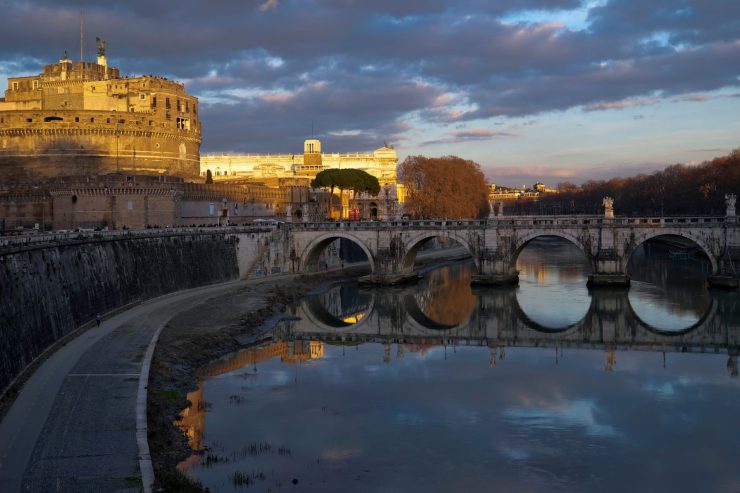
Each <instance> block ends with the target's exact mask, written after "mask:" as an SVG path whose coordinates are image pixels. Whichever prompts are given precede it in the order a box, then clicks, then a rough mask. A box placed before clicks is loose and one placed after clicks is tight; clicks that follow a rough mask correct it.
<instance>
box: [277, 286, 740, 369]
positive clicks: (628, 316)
mask: <svg viewBox="0 0 740 493" xmlns="http://www.w3.org/2000/svg"><path fill="white" fill-rule="evenodd" d="M414 293H415V291H414V290H413V289H401V288H390V289H385V290H374V289H371V290H367V292H366V296H367V299H363V300H359V301H360V302H359V303H358V304H357V306H356V307H354V308H352V309H351V311H352V312H353V313H346V314H339V315H332V314H331V313H330V312H329V310H328V309H327V308H326V307H324V306H323V305H322V303H321V301H320V300H319V299H318V298H317V297H313V298H306V299H304V300H303V301H302V302H301V305H300V306H299V307H298V308H297V310H296V311H295V313H294V314H293V315H295V316H296V318H297V320H295V321H292V322H289V323H288V324H287V325H286V326H284V327H282V328H280V329H279V330H278V331H277V332H276V334H275V336H276V337H277V339H279V340H285V341H298V340H314V341H325V342H340V343H354V342H360V341H362V342H379V343H384V344H390V343H399V344H414V345H417V346H425V345H426V346H429V345H431V346H437V345H450V346H454V345H457V346H470V345H472V346H488V347H490V348H496V349H501V348H505V347H554V348H582V349H602V350H604V351H606V352H607V365H608V364H613V363H614V358H615V355H614V354H615V351H616V350H638V351H653V352H690V351H695V352H711V353H716V352H727V354H728V355H729V357H730V360H729V361H728V368H729V369H730V371H731V373H733V375H734V376H737V372H738V368H737V356H738V353H739V352H740V300H738V298H737V296H736V295H735V294H733V293H723V292H717V293H715V294H714V295H713V296H712V297H711V304H710V306H709V307H708V308H707V310H706V312H705V313H704V314H703V315H702V316H701V317H700V318H699V320H698V321H697V322H696V323H695V324H693V325H692V326H690V327H687V328H685V329H683V330H676V331H667V330H663V329H660V328H656V327H653V326H651V325H650V324H648V323H646V322H644V321H643V320H642V319H641V318H640V317H639V315H638V314H637V313H635V311H634V310H633V309H632V306H631V304H630V301H629V297H628V292H627V291H626V290H624V289H598V290H593V291H592V292H591V304H590V307H589V308H588V311H587V312H586V314H585V315H584V316H583V318H582V319H581V320H579V321H578V322H576V323H573V324H571V325H569V326H567V327H560V328H548V327H544V326H542V325H540V324H539V323H537V322H536V321H534V320H532V319H531V318H530V317H529V316H528V315H527V314H526V313H525V312H524V310H522V308H521V306H520V304H519V301H518V299H517V295H516V293H517V290H515V289H511V288H484V289H480V290H476V291H475V294H476V298H477V301H476V304H475V307H474V308H473V309H472V311H471V312H470V314H469V315H468V316H467V318H466V319H465V320H463V321H460V323H459V324H457V325H445V324H440V323H437V322H435V321H433V320H431V319H429V317H427V316H426V315H425V314H424V312H423V310H422V309H421V307H420V306H419V304H418V302H417V299H416V297H415V296H414ZM610 361H611V363H610Z"/></svg>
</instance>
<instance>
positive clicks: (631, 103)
mask: <svg viewBox="0 0 740 493" xmlns="http://www.w3.org/2000/svg"><path fill="white" fill-rule="evenodd" d="M660 101H661V98H659V97H646V98H626V99H622V100H619V101H601V102H598V103H592V104H589V105H587V106H586V107H584V110H585V111H604V110H621V109H624V108H634V107H640V106H648V105H651V104H656V103H659V102H660Z"/></svg>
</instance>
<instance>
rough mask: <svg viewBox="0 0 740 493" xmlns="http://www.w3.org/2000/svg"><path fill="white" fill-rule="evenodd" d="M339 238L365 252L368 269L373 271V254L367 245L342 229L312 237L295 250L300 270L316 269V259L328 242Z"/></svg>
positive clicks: (309, 270)
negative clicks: (303, 245) (306, 243)
mask: <svg viewBox="0 0 740 493" xmlns="http://www.w3.org/2000/svg"><path fill="white" fill-rule="evenodd" d="M340 238H344V239H345V240H349V241H351V242H352V243H354V244H356V245H357V246H359V247H360V248H361V249H362V251H363V252H365V255H367V260H368V262H369V263H370V271H371V272H373V273H374V272H375V255H373V252H371V251H370V249H369V248H368V247H367V245H365V243H364V242H363V241H362V240H360V239H359V238H358V237H356V236H355V235H353V234H350V233H347V232H344V231H332V232H329V233H324V234H322V235H319V236H317V237H316V238H314V239H312V240H311V241H310V242H309V243H308V245H306V246H305V247H304V248H303V249H302V250H301V251H300V252H297V253H298V257H299V258H300V271H301V272H311V270H316V269H317V268H318V260H319V256H320V255H321V253H322V252H323V251H324V249H326V247H327V246H329V244H330V243H332V242H333V241H335V240H338V239H340Z"/></svg>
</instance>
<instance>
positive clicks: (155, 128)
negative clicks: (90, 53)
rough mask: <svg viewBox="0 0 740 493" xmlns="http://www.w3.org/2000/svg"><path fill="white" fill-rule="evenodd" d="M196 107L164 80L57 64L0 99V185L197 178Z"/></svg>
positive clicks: (11, 82)
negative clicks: (113, 176) (120, 175)
mask: <svg viewBox="0 0 740 493" xmlns="http://www.w3.org/2000/svg"><path fill="white" fill-rule="evenodd" d="M200 143H201V129H200V122H199V120H198V99H197V98H196V97H194V96H190V95H188V94H187V93H186V92H185V88H184V86H183V84H180V83H178V82H174V81H170V80H167V79H165V78H163V77H156V76H149V75H147V76H142V77H131V78H128V77H122V76H121V74H120V70H119V69H117V68H114V67H109V66H108V63H107V59H106V55H105V43H104V42H103V41H102V40H98V57H97V63H90V62H85V61H78V62H73V61H72V60H70V59H69V58H68V57H67V54H66V52H65V54H64V56H63V57H62V58H61V60H59V63H54V64H51V65H46V66H45V67H44V69H43V72H42V73H40V74H38V75H33V76H27V77H11V78H9V79H8V89H7V90H6V91H5V97H4V98H0V182H6V183H8V182H24V181H43V180H47V179H54V178H58V177H62V176H91V175H101V174H105V173H112V172H125V173H135V174H159V175H161V174H166V175H175V176H180V177H183V178H185V179H192V178H198V173H199V162H200V161H199V160H200Z"/></svg>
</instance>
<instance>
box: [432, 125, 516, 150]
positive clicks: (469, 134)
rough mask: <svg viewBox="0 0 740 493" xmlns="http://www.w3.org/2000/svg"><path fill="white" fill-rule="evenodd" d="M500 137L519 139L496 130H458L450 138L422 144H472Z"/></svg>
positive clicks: (511, 134) (508, 133)
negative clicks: (472, 142)
mask: <svg viewBox="0 0 740 493" xmlns="http://www.w3.org/2000/svg"><path fill="white" fill-rule="evenodd" d="M499 137H518V135H516V134H513V133H510V132H499V131H496V130H489V129H487V128H478V129H470V130H457V131H454V132H450V133H449V137H446V138H442V139H437V140H428V141H426V142H423V143H422V146H430V145H439V144H457V143H460V142H471V141H479V140H491V139H494V138H499Z"/></svg>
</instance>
